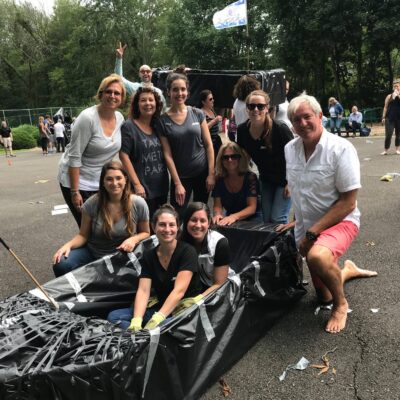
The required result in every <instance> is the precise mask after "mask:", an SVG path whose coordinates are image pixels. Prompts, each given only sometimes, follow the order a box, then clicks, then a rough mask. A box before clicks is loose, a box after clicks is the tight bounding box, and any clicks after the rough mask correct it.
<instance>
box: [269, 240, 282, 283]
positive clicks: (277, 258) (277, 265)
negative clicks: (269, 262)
mask: <svg viewBox="0 0 400 400" xmlns="http://www.w3.org/2000/svg"><path fill="white" fill-rule="evenodd" d="M271 250H272V251H273V252H274V256H275V278H279V276H280V274H281V270H280V262H281V255H280V254H279V253H278V249H277V248H276V246H271Z"/></svg>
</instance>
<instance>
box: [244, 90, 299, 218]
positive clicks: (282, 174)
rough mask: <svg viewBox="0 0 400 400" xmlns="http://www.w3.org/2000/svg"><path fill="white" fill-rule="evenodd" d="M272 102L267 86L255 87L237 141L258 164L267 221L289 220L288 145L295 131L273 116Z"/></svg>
mask: <svg viewBox="0 0 400 400" xmlns="http://www.w3.org/2000/svg"><path fill="white" fill-rule="evenodd" d="M269 102H270V101H269V96H268V94H267V93H265V92H264V91H263V90H255V91H253V92H251V93H250V94H249V95H248V96H247V98H246V109H247V112H248V115H249V120H248V121H246V122H244V123H243V124H241V125H239V127H238V132H237V143H238V145H239V146H241V147H242V148H243V149H245V150H246V151H247V153H248V154H249V156H250V157H251V159H252V160H253V161H254V163H255V164H256V165H257V168H258V172H259V179H260V184H261V206H262V211H263V219H264V222H270V223H277V224H286V223H287V221H288V217H289V212H290V206H291V200H290V193H289V190H288V187H287V181H286V162H285V153H284V147H285V145H286V143H288V142H289V141H290V140H292V139H293V134H292V132H291V130H290V129H289V128H288V127H287V125H286V124H284V123H282V122H275V121H273V120H272V118H271V116H270V115H269V112H268V109H269Z"/></svg>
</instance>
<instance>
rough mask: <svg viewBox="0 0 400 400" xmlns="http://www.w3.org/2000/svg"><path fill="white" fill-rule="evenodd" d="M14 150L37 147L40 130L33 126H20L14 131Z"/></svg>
mask: <svg viewBox="0 0 400 400" xmlns="http://www.w3.org/2000/svg"><path fill="white" fill-rule="evenodd" d="M12 135H13V149H15V150H19V149H32V148H33V147H36V144H37V137H38V129H37V127H35V126H32V125H20V126H18V127H17V128H13V129H12Z"/></svg>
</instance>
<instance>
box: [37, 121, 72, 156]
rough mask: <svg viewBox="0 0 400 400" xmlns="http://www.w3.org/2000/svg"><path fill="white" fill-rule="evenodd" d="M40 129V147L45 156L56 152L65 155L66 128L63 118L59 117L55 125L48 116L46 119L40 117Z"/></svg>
mask: <svg viewBox="0 0 400 400" xmlns="http://www.w3.org/2000/svg"><path fill="white" fill-rule="evenodd" d="M38 129H39V140H40V146H41V147H42V154H43V155H44V156H47V155H48V154H49V153H52V152H56V151H57V153H64V151H65V140H66V128H65V125H64V123H63V120H62V117H61V116H57V121H56V122H55V123H54V121H53V120H52V119H51V118H50V116H48V115H46V117H43V116H40V117H39V123H38Z"/></svg>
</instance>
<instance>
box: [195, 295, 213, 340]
mask: <svg viewBox="0 0 400 400" xmlns="http://www.w3.org/2000/svg"><path fill="white" fill-rule="evenodd" d="M197 304H198V306H199V311H200V321H201V324H202V325H203V329H204V332H205V333H206V338H207V340H208V341H209V342H211V340H213V339H214V338H215V332H214V329H213V327H212V325H211V322H210V319H209V318H208V314H207V310H206V306H205V304H204V299H201V300H200V301H199V302H198V303H197Z"/></svg>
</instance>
